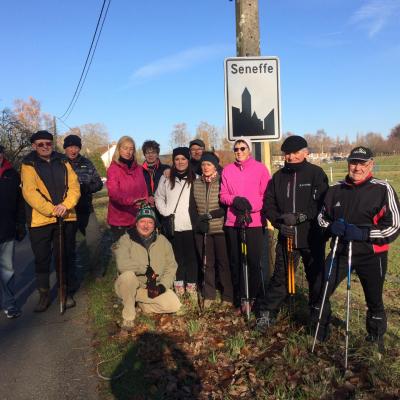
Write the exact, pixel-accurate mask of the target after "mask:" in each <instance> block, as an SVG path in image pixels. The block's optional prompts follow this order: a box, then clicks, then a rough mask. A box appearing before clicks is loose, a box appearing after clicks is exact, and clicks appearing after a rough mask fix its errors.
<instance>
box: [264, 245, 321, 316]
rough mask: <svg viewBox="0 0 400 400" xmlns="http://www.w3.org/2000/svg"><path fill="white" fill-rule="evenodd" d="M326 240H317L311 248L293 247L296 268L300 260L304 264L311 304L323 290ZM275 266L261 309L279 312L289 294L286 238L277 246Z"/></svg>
mask: <svg viewBox="0 0 400 400" xmlns="http://www.w3.org/2000/svg"><path fill="white" fill-rule="evenodd" d="M324 251H325V242H321V241H319V240H317V238H316V240H315V242H314V243H313V244H312V246H311V248H306V249H293V259H294V265H295V270H297V266H298V264H299V261H300V257H301V259H302V261H303V264H304V269H305V273H306V278H307V282H308V294H309V304H310V305H312V304H315V303H316V302H317V301H318V299H319V295H320V292H321V280H320V279H318V277H319V276H320V275H321V273H322V271H323V267H324V262H325V261H324V258H325V254H324ZM275 254H276V256H275V268H274V273H273V275H272V278H271V281H270V283H269V285H268V287H267V290H266V295H265V297H264V298H263V299H262V300H260V301H259V302H258V303H259V310H260V311H266V310H269V311H272V312H274V313H277V312H278V311H279V308H280V307H281V305H282V303H283V302H284V301H285V299H286V296H287V295H288V269H287V244H286V240H279V241H278V243H277V244H276V247H275Z"/></svg>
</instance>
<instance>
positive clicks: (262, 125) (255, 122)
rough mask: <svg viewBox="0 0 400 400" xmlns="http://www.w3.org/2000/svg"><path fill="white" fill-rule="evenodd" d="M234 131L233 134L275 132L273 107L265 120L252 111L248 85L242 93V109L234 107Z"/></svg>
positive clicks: (262, 134)
mask: <svg viewBox="0 0 400 400" xmlns="http://www.w3.org/2000/svg"><path fill="white" fill-rule="evenodd" d="M232 133H233V136H265V135H271V136H272V135H274V134H275V117H274V109H272V110H271V111H270V112H269V113H268V114H267V116H266V117H265V118H264V121H263V120H262V119H260V118H258V116H257V113H256V112H255V111H254V112H253V113H252V109H251V94H250V92H249V90H248V89H247V87H245V88H244V90H243V93H242V110H240V108H238V107H232Z"/></svg>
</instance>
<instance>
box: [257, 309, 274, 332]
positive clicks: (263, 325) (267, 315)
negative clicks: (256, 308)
mask: <svg viewBox="0 0 400 400" xmlns="http://www.w3.org/2000/svg"><path fill="white" fill-rule="evenodd" d="M275 322H276V317H275V316H274V315H273V314H272V312H271V311H260V317H259V318H257V320H256V330H257V331H258V332H261V333H266V332H267V331H268V328H270V327H271V326H273V325H275Z"/></svg>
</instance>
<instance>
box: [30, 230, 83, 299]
mask: <svg viewBox="0 0 400 400" xmlns="http://www.w3.org/2000/svg"><path fill="white" fill-rule="evenodd" d="M75 233H76V222H64V223H63V237H64V243H63V259H62V265H63V273H64V282H65V283H66V286H67V292H68V293H73V292H75V291H76V290H77V288H78V281H77V278H76V267H75V257H74V250H75ZM29 236H30V240H31V247H32V251H33V255H34V256H35V272H36V282H37V286H38V288H39V289H49V288H50V266H51V259H52V255H53V254H54V259H55V261H56V271H57V278H58V279H59V271H58V261H59V255H60V242H59V238H60V230H59V225H58V224H50V225H45V226H40V227H37V228H30V229H29Z"/></svg>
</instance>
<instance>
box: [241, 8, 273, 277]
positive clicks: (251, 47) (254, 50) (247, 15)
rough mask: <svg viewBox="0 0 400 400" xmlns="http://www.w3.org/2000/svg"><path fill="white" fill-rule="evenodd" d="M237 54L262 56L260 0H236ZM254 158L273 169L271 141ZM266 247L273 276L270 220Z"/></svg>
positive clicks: (259, 145)
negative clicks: (259, 15)
mask: <svg viewBox="0 0 400 400" xmlns="http://www.w3.org/2000/svg"><path fill="white" fill-rule="evenodd" d="M235 6H236V7H235V10H236V55H237V56H238V57H251V56H260V25H259V17H258V0H236V3H235ZM253 154H254V158H255V159H256V160H258V161H262V162H263V163H264V164H265V165H266V166H267V168H268V169H269V171H271V152H270V147H269V143H268V142H267V141H266V140H265V141H263V142H261V143H260V142H255V143H253ZM266 231H267V232H266V235H265V236H266V237H265V248H267V247H268V251H267V252H264V254H263V257H262V260H261V262H262V266H263V267H265V266H266V268H264V270H267V274H268V278H270V277H271V275H272V272H273V265H274V261H275V260H274V258H275V257H274V251H273V248H274V246H273V244H274V230H273V227H272V225H271V224H270V223H269V222H268V229H267V230H266ZM268 280H269V279H268Z"/></svg>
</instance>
